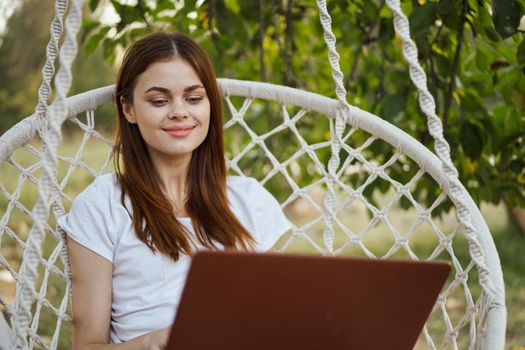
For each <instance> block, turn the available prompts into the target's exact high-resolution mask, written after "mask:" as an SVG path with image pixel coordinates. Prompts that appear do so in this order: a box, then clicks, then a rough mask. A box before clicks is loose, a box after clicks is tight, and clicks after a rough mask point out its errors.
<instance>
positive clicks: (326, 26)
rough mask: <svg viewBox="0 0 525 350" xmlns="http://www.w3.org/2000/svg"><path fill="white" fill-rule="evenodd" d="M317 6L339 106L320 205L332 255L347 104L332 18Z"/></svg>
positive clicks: (321, 5)
mask: <svg viewBox="0 0 525 350" xmlns="http://www.w3.org/2000/svg"><path fill="white" fill-rule="evenodd" d="M317 7H318V8H319V19H320V21H321V25H322V26H323V30H324V40H325V43H326V46H327V47H328V60H329V61H330V66H331V67H332V77H333V78H334V82H335V85H336V88H335V93H336V95H337V99H338V100H339V102H340V108H338V110H337V114H336V116H335V127H334V126H333V124H330V132H331V135H332V138H331V156H330V160H329V161H328V177H327V179H326V186H327V188H328V191H327V193H326V196H325V198H324V206H325V210H326V213H325V215H324V218H325V223H326V228H325V232H324V236H323V238H324V242H325V246H326V249H327V251H328V253H329V254H330V255H333V254H334V240H335V233H334V227H333V221H334V215H335V214H334V207H335V199H336V193H335V183H336V182H337V177H338V176H337V169H338V168H339V164H340V163H341V159H340V157H339V153H340V152H341V148H342V145H343V133H344V130H345V126H346V116H347V115H349V111H350V105H349V104H348V102H347V101H346V89H345V87H344V83H343V72H342V71H341V67H340V66H339V54H338V53H337V50H336V47H335V44H336V39H335V35H334V33H333V32H332V19H331V17H330V15H329V14H328V10H327V8H326V1H324V0H318V1H317Z"/></svg>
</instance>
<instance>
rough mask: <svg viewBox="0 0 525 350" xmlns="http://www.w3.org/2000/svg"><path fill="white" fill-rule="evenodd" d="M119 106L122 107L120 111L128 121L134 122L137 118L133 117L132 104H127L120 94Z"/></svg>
mask: <svg viewBox="0 0 525 350" xmlns="http://www.w3.org/2000/svg"><path fill="white" fill-rule="evenodd" d="M120 106H121V107H122V112H124V116H125V117H126V119H127V120H128V122H130V123H131V124H136V123H137V120H136V119H135V110H134V109H133V106H132V105H130V104H128V103H127V102H126V101H125V100H124V97H122V96H120Z"/></svg>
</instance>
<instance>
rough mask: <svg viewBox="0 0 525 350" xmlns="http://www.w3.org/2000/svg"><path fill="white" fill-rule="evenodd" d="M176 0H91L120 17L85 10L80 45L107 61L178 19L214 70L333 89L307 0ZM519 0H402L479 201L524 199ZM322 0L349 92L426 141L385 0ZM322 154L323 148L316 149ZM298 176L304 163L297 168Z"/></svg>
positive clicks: (381, 151)
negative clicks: (104, 18) (110, 19)
mask: <svg viewBox="0 0 525 350" xmlns="http://www.w3.org/2000/svg"><path fill="white" fill-rule="evenodd" d="M181 3H182V2H180V1H179V2H178V1H173V0H156V1H145V0H137V1H135V2H134V3H133V2H129V1H123V0H90V1H89V8H90V9H91V11H94V12H95V14H96V13H99V12H101V11H103V10H104V9H107V7H108V6H111V7H113V8H114V10H115V11H116V12H117V13H118V15H119V19H118V21H117V22H116V23H114V24H103V23H101V22H100V21H99V19H97V18H96V16H93V18H91V19H87V20H86V21H85V23H84V34H83V37H82V39H83V40H84V41H85V48H86V52H88V53H90V52H93V51H94V50H95V48H96V47H101V48H102V49H103V52H104V55H105V57H106V58H107V59H108V60H109V61H114V60H116V59H117V56H118V55H117V53H118V52H121V49H122V48H124V47H126V46H127V45H128V44H129V42H130V41H132V40H134V39H136V38H137V37H139V36H141V35H143V34H144V33H147V32H150V31H153V30H158V29H162V30H180V31H184V32H189V33H190V34H191V36H192V37H194V38H195V39H196V40H197V41H198V42H199V43H200V44H201V45H202V46H203V47H204V49H205V50H206V51H207V52H208V53H209V54H210V56H211V57H212V60H213V62H214V63H215V65H216V68H217V71H218V75H219V76H224V77H231V78H237V79H247V80H262V81H268V82H272V83H276V84H284V85H288V86H293V87H298V88H301V89H305V90H310V91H314V92H317V93H320V94H324V95H328V96H333V95H334V93H333V89H334V85H333V82H332V80H331V79H330V77H331V71H330V66H329V63H328V60H327V57H326V55H327V50H326V48H325V44H324V42H323V40H322V38H323V34H322V28H321V26H320V23H319V19H318V12H317V8H316V6H315V2H314V1H311V0H287V1H285V0H272V1H263V0H259V1H255V0H252V1H239V0H225V1H217V0H209V1H205V2H203V3H202V4H200V2H199V3H198V2H197V1H195V0H186V1H184V2H183V3H184V5H181ZM524 4H525V1H524V0H507V1H501V0H493V1H492V2H491V1H486V0H439V1H438V0H433V1H431V0H418V1H402V6H403V9H404V12H405V13H407V14H408V16H409V19H410V23H411V30H412V37H413V38H414V40H415V41H416V43H417V45H418V48H419V59H420V62H421V63H422V65H423V67H424V69H425V70H426V72H427V74H428V77H429V87H430V89H431V92H432V93H433V95H434V97H435V99H436V102H437V112H438V115H439V116H440V117H441V119H442V122H443V126H444V130H445V136H446V138H447V140H448V141H449V143H450V145H451V149H452V159H453V160H454V161H455V163H456V166H457V168H458V170H459V172H460V178H461V180H462V182H463V183H464V184H465V185H466V186H467V188H468V189H469V191H470V193H471V194H472V195H473V197H474V199H475V200H476V201H478V202H480V201H487V202H491V203H499V202H501V201H502V200H505V201H506V203H507V204H508V205H510V206H511V207H513V206H524V205H525V190H524V188H525V186H524V185H525V147H524V142H525V140H524V135H525V115H524V109H525V94H524V92H525V77H524V74H523V72H524V70H525V40H524V39H523V32H520V31H519V30H518V25H519V22H520V19H521V18H522V16H523V12H524V10H523V9H524ZM328 7H329V11H330V14H331V16H332V21H333V29H334V33H335V35H336V37H337V39H338V50H339V53H340V55H341V66H342V69H343V71H344V73H345V77H346V78H345V84H346V87H347V90H348V92H349V93H348V100H349V102H350V103H352V104H354V105H357V106H359V107H361V108H363V109H365V110H368V111H370V112H372V113H374V114H377V115H379V116H381V117H382V118H384V119H385V120H387V121H389V122H391V123H393V124H395V125H397V126H399V127H401V128H402V129H403V130H405V131H407V132H408V133H409V134H411V135H413V136H414V137H415V138H417V139H418V140H420V141H421V142H422V143H423V144H425V145H427V146H428V147H430V148H432V140H431V138H430V136H429V135H428V133H427V131H426V123H425V118H424V116H423V115H422V113H421V112H420V110H419V107H418V104H417V94H416V92H415V88H414V87H413V86H412V85H411V82H410V80H409V78H408V76H409V75H408V72H407V65H406V62H405V61H404V59H403V58H402V57H401V53H400V52H401V42H400V39H399V38H398V37H396V36H395V33H394V30H393V25H392V13H391V12H390V10H388V8H387V7H386V5H385V4H384V1H380V0H374V1H364V0H337V1H336V0H334V1H329V2H328ZM326 128H327V126H326V125H324V124H321V123H319V125H317V124H316V123H311V130H310V131H309V132H311V133H312V135H319V137H320V138H322V137H324V135H326V131H327V129H326ZM356 142H357V141H356ZM281 144H283V143H281ZM370 150H371V151H372V152H373V154H375V155H376V157H379V158H382V159H379V158H378V159H379V160H378V161H379V162H380V161H383V162H384V160H385V159H388V152H391V150H386V149H385V148H384V146H383V145H382V144H380V143H378V144H373V145H371V146H370ZM385 153H387V154H385ZM343 156H344V155H343ZM328 157H329V154H324V155H323V160H324V161H327V159H328ZM392 171H393V172H394V173H396V172H397V174H396V176H397V177H396V178H400V179H404V180H405V182H406V181H407V180H408V176H409V175H410V174H407V173H405V172H404V171H403V170H402V169H401V168H400V169H396V168H393V169H392ZM301 176H302V177H304V178H306V179H307V178H308V177H310V176H313V175H312V174H310V173H309V172H308V170H307V169H306V168H305V169H302V172H301ZM378 189H379V190H386V189H382V188H381V187H379V188H378ZM415 191H416V195H425V197H427V198H434V197H435V194H436V191H438V190H437V189H436V188H435V185H434V184H432V183H431V182H430V181H427V180H422V181H420V182H419V183H418V185H417V188H416V190H415ZM429 194H430V196H429ZM369 195H370V194H369Z"/></svg>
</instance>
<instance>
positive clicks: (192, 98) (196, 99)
mask: <svg viewBox="0 0 525 350" xmlns="http://www.w3.org/2000/svg"><path fill="white" fill-rule="evenodd" d="M203 99H204V97H202V96H197V95H195V96H188V97H187V98H186V101H188V102H189V103H192V104H197V103H199V102H200V101H202V100H203Z"/></svg>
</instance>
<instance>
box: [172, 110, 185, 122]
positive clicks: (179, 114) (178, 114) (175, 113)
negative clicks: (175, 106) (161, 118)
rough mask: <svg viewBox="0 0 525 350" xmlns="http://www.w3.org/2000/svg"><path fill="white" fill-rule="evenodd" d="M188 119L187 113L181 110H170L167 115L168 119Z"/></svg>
mask: <svg viewBox="0 0 525 350" xmlns="http://www.w3.org/2000/svg"><path fill="white" fill-rule="evenodd" d="M187 118H188V113H187V112H186V111H183V110H172V111H170V112H169V113H168V119H170V120H173V119H177V120H184V119H187Z"/></svg>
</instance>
